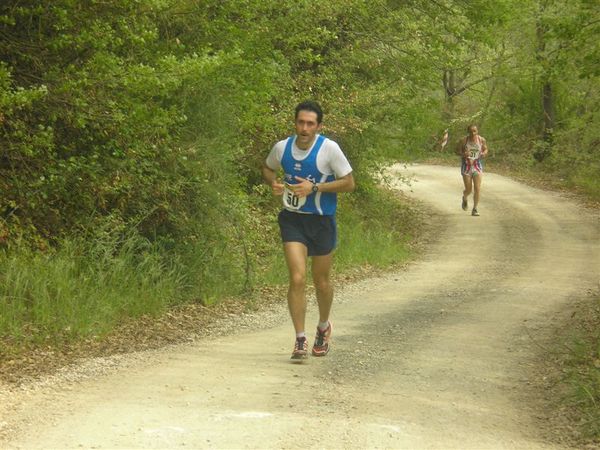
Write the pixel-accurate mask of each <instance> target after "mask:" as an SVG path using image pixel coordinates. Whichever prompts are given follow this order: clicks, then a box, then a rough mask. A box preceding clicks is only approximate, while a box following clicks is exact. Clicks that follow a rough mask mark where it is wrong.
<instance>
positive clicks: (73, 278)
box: [0, 237, 183, 342]
mask: <svg viewBox="0 0 600 450" xmlns="http://www.w3.org/2000/svg"><path fill="white" fill-rule="evenodd" d="M112 244H114V242H113V243H111V245H107V242H101V241H95V242H93V243H91V244H90V243H86V242H83V241H81V240H71V241H64V242H63V243H62V244H61V245H60V247H59V248H58V249H57V250H56V251H54V252H52V253H50V254H40V253H34V252H31V251H29V250H16V251H13V252H11V254H10V255H6V254H4V255H2V256H1V257H0V273H1V279H2V283H1V284H0V336H3V337H5V338H6V337H10V339H11V340H13V341H16V342H19V341H21V342H40V341H45V340H48V339H50V340H57V339H65V338H67V339H68V338H73V337H84V336H90V335H101V334H103V333H105V332H107V331H109V330H110V329H111V328H112V327H113V326H114V325H115V324H116V323H118V322H119V321H120V320H121V319H123V318H124V317H138V316H140V315H142V314H157V313H159V312H160V311H163V310H164V309H165V308H166V307H167V306H168V305H169V304H170V303H172V302H173V300H174V299H175V298H176V297H177V292H178V290H179V289H180V288H181V285H182V282H183V277H182V274H181V273H180V272H179V271H178V270H177V269H176V268H174V267H169V266H167V265H166V264H165V263H164V262H163V261H162V260H161V258H160V255H159V254H158V252H157V251H156V249H155V248H153V247H152V246H151V245H150V244H149V243H147V242H145V241H144V240H142V239H141V238H135V237H130V238H128V239H127V240H125V241H124V242H121V243H119V245H118V247H116V246H115V245H112Z"/></svg>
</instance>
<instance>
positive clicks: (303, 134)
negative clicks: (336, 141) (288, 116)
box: [296, 111, 321, 150]
mask: <svg viewBox="0 0 600 450" xmlns="http://www.w3.org/2000/svg"><path fill="white" fill-rule="evenodd" d="M319 131H321V124H320V123H318V122H317V113H316V112H313V111H298V117H296V134H297V136H298V137H297V138H296V145H297V146H298V147H300V148H302V149H304V150H307V149H308V147H310V145H311V144H312V143H313V141H314V140H315V136H316V134H317V133H318V132H319Z"/></svg>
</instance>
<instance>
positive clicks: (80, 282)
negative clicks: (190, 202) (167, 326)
mask: <svg viewBox="0 0 600 450" xmlns="http://www.w3.org/2000/svg"><path fill="white" fill-rule="evenodd" d="M340 203H341V204H340V208H339V213H338V231H339V237H338V241H339V242H338V244H339V245H338V249H337V251H336V258H335V270H336V272H343V271H345V270H348V269H351V268H354V267H356V266H364V265H370V266H374V267H386V266H390V265H393V264H396V263H398V262H401V261H404V260H405V259H406V258H408V257H409V255H410V250H409V242H410V240H411V237H412V235H413V231H412V230H414V229H415V221H416V216H415V215H414V214H413V213H412V211H411V210H410V208H408V207H407V206H406V204H405V203H403V202H400V201H399V200H398V198H396V197H394V195H393V194H392V193H390V192H386V191H380V190H379V189H372V190H367V191H366V192H362V193H353V194H347V195H344V196H343V198H342V199H341V202H340ZM276 209H278V208H274V209H273V210H272V214H271V213H267V214H264V212H265V211H263V215H250V216H251V217H250V218H249V219H248V220H247V221H246V222H245V223H239V224H236V223H233V222H232V221H228V222H224V223H223V224H222V226H221V227H220V228H219V230H218V234H219V235H218V236H217V235H214V236H212V235H208V234H204V235H202V236H201V237H200V238H199V239H197V240H196V241H191V242H182V243H177V242H175V241H174V242H173V243H170V244H169V245H168V246H165V245H164V243H163V245H160V244H158V243H152V242H150V241H149V240H147V239H145V238H143V237H142V236H140V235H139V234H137V233H134V232H131V233H129V234H127V233H126V232H125V231H124V229H123V228H120V229H119V230H117V231H106V230H105V231H100V232H97V233H96V234H95V237H94V238H93V239H90V238H89V237H87V238H71V239H65V240H63V241H62V242H60V243H59V245H57V246H56V247H55V248H54V249H53V250H52V251H49V252H46V253H41V252H39V251H38V252H35V251H31V250H28V247H27V246H22V247H13V248H11V250H10V252H8V251H7V250H6V251H4V252H0V340H1V341H3V342H4V343H12V345H14V346H15V347H19V346H20V345H26V344H33V345H39V344H44V345H45V344H47V343H56V344H58V343H60V342H65V341H69V340H77V339H85V338H89V337H100V338H101V337H102V336H103V335H105V334H107V333H109V332H110V331H112V330H113V329H114V328H115V327H116V326H118V325H119V324H120V323H122V322H123V321H125V320H129V319H132V318H133V319H135V318H137V317H140V316H144V315H150V316H156V315H159V314H161V313H163V312H165V311H166V310H168V309H169V308H170V307H172V306H174V305H177V304H184V303H189V302H201V303H203V304H205V305H207V304H213V303H217V302H219V301H220V299H222V298H226V297H232V296H238V297H240V301H244V299H245V298H249V297H247V296H246V294H248V293H249V291H250V290H252V288H253V287H257V286H266V285H284V284H287V281H288V272H287V267H286V265H285V261H284V258H283V251H282V246H281V241H280V237H279V230H278V227H277V219H276Z"/></svg>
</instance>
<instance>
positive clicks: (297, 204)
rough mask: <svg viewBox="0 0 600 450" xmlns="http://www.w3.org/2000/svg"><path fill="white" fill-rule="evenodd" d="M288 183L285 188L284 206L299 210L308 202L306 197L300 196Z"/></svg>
mask: <svg viewBox="0 0 600 450" xmlns="http://www.w3.org/2000/svg"><path fill="white" fill-rule="evenodd" d="M288 186H289V185H288V184H287V183H286V184H285V185H284V188H283V206H285V207H286V208H287V209H294V210H298V209H300V208H302V207H303V206H304V204H305V203H306V197H298V196H297V195H296V194H294V191H292V190H291V189H290V188H289V187H288Z"/></svg>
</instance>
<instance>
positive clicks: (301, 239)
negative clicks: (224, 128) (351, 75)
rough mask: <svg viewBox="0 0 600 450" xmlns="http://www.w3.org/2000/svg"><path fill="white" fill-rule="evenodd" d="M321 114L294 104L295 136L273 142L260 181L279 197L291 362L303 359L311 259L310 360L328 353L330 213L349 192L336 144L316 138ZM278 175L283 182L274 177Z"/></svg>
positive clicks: (346, 167)
mask: <svg viewBox="0 0 600 450" xmlns="http://www.w3.org/2000/svg"><path fill="white" fill-rule="evenodd" d="M322 120H323V112H322V110H321V107H320V105H319V104H318V103H316V102H313V101H306V102H303V103H300V104H299V105H298V106H296V114H295V128H296V134H295V135H294V136H291V137H289V138H287V139H284V140H282V141H279V142H277V143H276V144H275V145H274V146H273V148H272V149H271V152H270V153H269V155H268V157H267V159H266V160H265V163H264V165H263V169H262V174H263V178H264V180H265V182H266V183H267V184H268V185H269V186H271V189H272V191H273V194H274V195H281V196H282V198H283V209H282V210H281V212H280V213H279V218H278V222H279V228H280V231H281V239H282V241H283V251H284V255H285V261H286V264H287V267H288V272H289V286H288V294H287V300H288V307H289V310H290V316H291V318H292V323H293V325H294V329H295V331H296V342H295V344H294V350H293V352H292V359H305V358H307V357H308V342H307V338H306V332H305V318H306V303H307V302H306V292H305V285H306V272H307V262H308V258H309V257H311V258H312V279H313V283H314V286H315V290H316V294H317V303H318V305H319V323H318V325H317V334H316V338H315V341H314V344H313V347H312V354H313V355H314V356H325V355H326V354H327V352H329V348H330V340H331V332H332V325H331V321H330V320H329V314H330V312H331V305H332V303H333V286H332V285H331V281H330V272H331V266H332V263H333V250H334V249H335V246H336V238H337V227H336V222H335V210H336V205H337V193H338V192H352V191H353V190H354V177H353V175H352V167H351V166H350V163H349V162H348V160H347V159H346V156H345V155H344V153H343V152H342V150H341V149H340V146H339V145H338V144H337V143H336V142H334V141H332V140H331V139H328V138H326V137H325V136H323V135H321V134H319V133H320V131H321V128H322V123H321V122H322ZM279 169H282V171H283V180H280V179H279V178H278V177H277V172H278V171H279Z"/></svg>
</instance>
